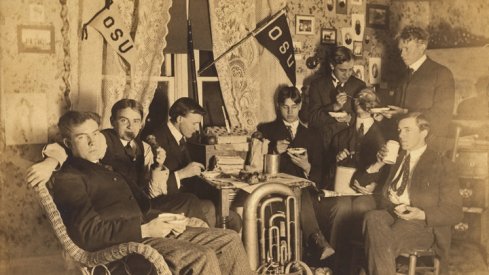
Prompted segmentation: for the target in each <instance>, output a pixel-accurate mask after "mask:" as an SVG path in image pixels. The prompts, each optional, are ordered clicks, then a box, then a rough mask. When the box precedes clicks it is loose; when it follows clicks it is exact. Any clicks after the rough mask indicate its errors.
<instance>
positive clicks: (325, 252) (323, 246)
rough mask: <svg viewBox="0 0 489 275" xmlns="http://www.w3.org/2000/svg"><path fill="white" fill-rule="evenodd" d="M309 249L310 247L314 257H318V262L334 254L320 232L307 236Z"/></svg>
mask: <svg viewBox="0 0 489 275" xmlns="http://www.w3.org/2000/svg"><path fill="white" fill-rule="evenodd" d="M309 247H311V248H312V249H313V251H314V253H315V254H316V255H319V259H320V260H324V259H326V258H328V257H329V256H331V255H333V254H334V249H333V247H331V245H330V244H329V243H328V241H326V238H324V236H323V234H322V233H320V232H317V233H314V234H312V235H311V236H309Z"/></svg>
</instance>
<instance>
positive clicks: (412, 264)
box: [401, 248, 440, 275]
mask: <svg viewBox="0 0 489 275" xmlns="http://www.w3.org/2000/svg"><path fill="white" fill-rule="evenodd" d="M401 256H403V257H407V258H409V269H408V275H415V274H416V271H431V272H433V274H434V275H439V274H440V259H438V257H437V256H436V254H435V252H434V251H433V249H431V248H430V249H425V250H418V249H414V250H411V251H406V252H404V253H401ZM418 257H432V258H433V266H422V267H421V266H420V267H417V266H416V262H417V260H418Z"/></svg>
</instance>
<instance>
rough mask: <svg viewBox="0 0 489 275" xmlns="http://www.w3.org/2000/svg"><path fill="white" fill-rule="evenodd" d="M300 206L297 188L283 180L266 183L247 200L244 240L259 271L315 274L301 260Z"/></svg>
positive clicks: (253, 263) (244, 218)
mask: <svg viewBox="0 0 489 275" xmlns="http://www.w3.org/2000/svg"><path fill="white" fill-rule="evenodd" d="M270 195H275V196H270ZM277 195H278V196H277ZM299 205H300V204H299V202H298V197H297V196H296V194H295V193H294V191H292V189H291V188H289V187H288V186H287V185H284V184H281V183H267V184H264V185H262V186H260V187H258V188H257V189H256V190H255V191H253V193H251V195H250V196H249V197H248V198H247V199H246V201H245V204H244V213H243V220H244V227H243V242H244V245H245V248H246V252H247V253H248V258H249V261H250V266H251V268H252V269H253V270H256V271H257V273H258V274H290V273H294V274H312V271H311V269H310V268H309V267H308V266H307V265H306V264H305V263H304V262H302V261H301V230H300V224H299V223H300V219H299V213H300V206H299ZM273 208H275V209H276V208H278V209H280V210H279V211H271V210H272V209H273Z"/></svg>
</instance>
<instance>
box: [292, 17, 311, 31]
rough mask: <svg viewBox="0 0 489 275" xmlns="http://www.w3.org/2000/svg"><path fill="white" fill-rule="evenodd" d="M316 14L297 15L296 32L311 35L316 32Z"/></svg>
mask: <svg viewBox="0 0 489 275" xmlns="http://www.w3.org/2000/svg"><path fill="white" fill-rule="evenodd" d="M314 21H315V20H314V16H312V15H296V16H295V33H296V34H305V35H311V34H314V31H315V29H314V24H315V22H314Z"/></svg>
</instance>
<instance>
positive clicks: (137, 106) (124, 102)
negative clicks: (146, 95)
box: [110, 98, 144, 122]
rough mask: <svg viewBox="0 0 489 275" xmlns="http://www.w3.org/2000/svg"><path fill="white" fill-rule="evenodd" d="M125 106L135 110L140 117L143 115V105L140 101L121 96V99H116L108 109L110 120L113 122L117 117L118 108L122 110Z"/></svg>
mask: <svg viewBox="0 0 489 275" xmlns="http://www.w3.org/2000/svg"><path fill="white" fill-rule="evenodd" d="M126 108H131V109H133V110H134V111H137V112H138V113H139V114H140V115H141V119H142V118H143V117H144V116H143V105H141V103H139V102H137V101H136V100H134V99H129V98H123V99H121V100H119V101H117V102H116V103H115V104H114V105H113V106H112V109H111V111H110V121H111V122H113V121H114V120H115V119H116V117H117V113H118V112H119V111H120V110H123V109H126Z"/></svg>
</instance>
